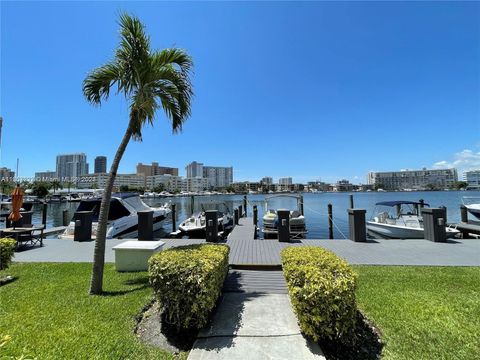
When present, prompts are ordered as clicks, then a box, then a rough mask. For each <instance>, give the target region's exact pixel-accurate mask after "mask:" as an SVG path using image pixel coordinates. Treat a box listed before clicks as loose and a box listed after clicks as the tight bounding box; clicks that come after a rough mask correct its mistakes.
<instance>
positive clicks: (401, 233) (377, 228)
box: [367, 221, 424, 239]
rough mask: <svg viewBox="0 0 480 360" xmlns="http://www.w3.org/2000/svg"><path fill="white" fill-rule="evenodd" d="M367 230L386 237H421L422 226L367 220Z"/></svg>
mask: <svg viewBox="0 0 480 360" xmlns="http://www.w3.org/2000/svg"><path fill="white" fill-rule="evenodd" d="M367 230H369V231H371V232H373V233H375V234H378V235H380V236H382V237H384V238H388V239H423V238H424V231H423V229H422V228H412V227H407V226H398V225H390V224H382V223H377V222H373V221H367Z"/></svg>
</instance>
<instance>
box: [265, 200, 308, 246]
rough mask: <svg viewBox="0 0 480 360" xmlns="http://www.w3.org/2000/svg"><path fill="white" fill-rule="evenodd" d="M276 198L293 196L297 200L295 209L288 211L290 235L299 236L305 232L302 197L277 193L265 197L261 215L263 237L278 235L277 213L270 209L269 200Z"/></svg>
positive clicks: (302, 235)
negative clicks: (263, 212) (263, 213)
mask: <svg viewBox="0 0 480 360" xmlns="http://www.w3.org/2000/svg"><path fill="white" fill-rule="evenodd" d="M278 198H293V199H296V200H297V209H296V210H291V211H290V220H289V222H290V236H291V237H292V238H301V237H304V236H305V235H306V234H307V229H306V226H305V217H304V216H303V214H302V213H301V210H300V209H301V206H300V205H301V201H302V197H301V196H300V195H295V194H278V195H271V196H267V197H265V215H264V216H263V227H262V232H263V236H264V237H265V238H269V237H277V236H278V214H277V211H278V210H275V209H270V208H269V205H270V201H271V200H272V199H278Z"/></svg>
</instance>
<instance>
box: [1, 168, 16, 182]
mask: <svg viewBox="0 0 480 360" xmlns="http://www.w3.org/2000/svg"><path fill="white" fill-rule="evenodd" d="M14 178H15V171H12V170H11V169H9V168H6V167H1V168H0V180H1V181H5V182H9V181H13V180H14Z"/></svg>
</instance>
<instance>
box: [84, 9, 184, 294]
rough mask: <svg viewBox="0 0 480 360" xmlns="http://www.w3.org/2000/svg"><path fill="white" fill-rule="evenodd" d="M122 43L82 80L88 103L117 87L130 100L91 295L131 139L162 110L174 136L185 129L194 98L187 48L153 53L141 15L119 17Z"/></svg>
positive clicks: (97, 287) (99, 283)
mask: <svg viewBox="0 0 480 360" xmlns="http://www.w3.org/2000/svg"><path fill="white" fill-rule="evenodd" d="M119 25H120V44H119V46H118V48H117V49H116V52H115V57H114V59H113V60H112V61H111V62H109V63H107V64H105V65H103V66H100V67H99V68H97V69H95V70H93V71H92V72H91V73H90V74H89V75H88V76H87V77H86V79H85V80H84V82H83V93H84V95H85V98H86V99H87V101H89V102H90V103H92V104H94V105H100V104H101V101H102V100H106V99H107V98H108V96H109V94H110V90H111V89H112V87H114V86H115V87H116V90H117V94H118V93H122V94H123V95H124V96H125V98H126V100H127V101H128V102H129V107H130V113H129V120H128V126H127V129H126V131H125V134H124V136H123V138H122V141H121V143H120V146H119V147H118V149H117V152H116V154H115V158H114V160H113V162H112V165H111V168H110V174H109V177H108V182H107V185H106V189H105V191H104V193H103V197H102V203H101V206H100V214H99V220H98V228H97V237H96V241H95V250H94V258H93V271H92V279H91V283H90V294H100V293H102V291H103V290H102V288H103V268H104V263H105V237H106V232H107V219H108V211H109V207H110V199H111V196H112V189H113V183H114V181H115V176H116V175H117V169H118V165H119V163H120V160H121V158H122V156H123V153H124V152H125V149H126V148H127V145H128V142H129V141H130V139H133V140H136V141H141V140H142V127H143V126H144V125H145V124H146V123H149V124H150V125H153V122H154V119H155V113H156V110H157V109H159V108H162V109H163V111H164V112H165V115H166V116H167V118H168V119H169V120H170V121H171V123H172V130H173V133H176V132H178V131H180V130H181V129H182V124H183V123H184V122H185V120H186V119H187V118H188V117H189V116H190V103H191V98H192V96H193V91H192V85H191V82H190V71H191V69H192V67H193V63H192V59H191V57H190V56H189V55H188V54H187V53H186V52H184V51H183V50H180V49H176V48H171V49H164V50H161V51H151V50H150V39H149V37H148V36H147V35H146V34H145V32H144V27H143V25H142V23H141V22H140V20H139V19H138V18H137V17H134V16H130V15H127V14H122V15H120V21H119Z"/></svg>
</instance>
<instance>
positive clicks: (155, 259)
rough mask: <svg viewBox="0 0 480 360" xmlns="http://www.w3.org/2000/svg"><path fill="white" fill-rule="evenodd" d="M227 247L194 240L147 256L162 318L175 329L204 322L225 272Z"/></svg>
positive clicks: (185, 328) (203, 323)
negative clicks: (185, 244)
mask: <svg viewBox="0 0 480 360" xmlns="http://www.w3.org/2000/svg"><path fill="white" fill-rule="evenodd" d="M229 251H230V248H229V247H228V246H226V245H214V244H198V245H189V246H181V247H177V248H171V249H168V250H165V251H161V252H159V253H158V254H155V255H153V256H152V257H151V258H150V260H149V273H150V284H151V285H152V286H153V289H154V291H155V295H156V297H157V299H158V300H159V302H160V305H161V307H162V310H163V312H164V316H165V319H166V321H167V322H168V323H170V324H173V325H175V326H176V328H177V330H187V329H192V328H197V329H200V328H202V327H203V326H205V325H206V323H207V320H208V317H209V315H210V313H211V311H212V310H213V308H214V307H215V303H216V301H217V299H218V297H219V296H220V294H221V289H222V286H223V281H224V280H225V276H226V275H227V272H228V254H229Z"/></svg>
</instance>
